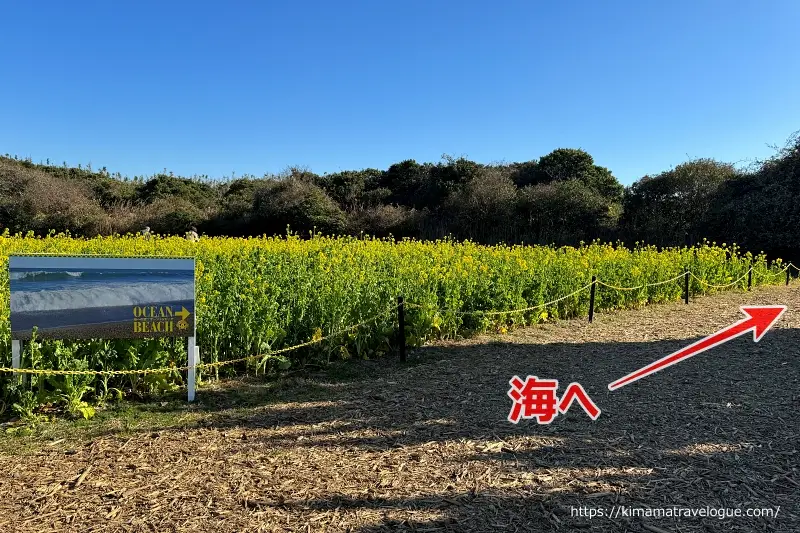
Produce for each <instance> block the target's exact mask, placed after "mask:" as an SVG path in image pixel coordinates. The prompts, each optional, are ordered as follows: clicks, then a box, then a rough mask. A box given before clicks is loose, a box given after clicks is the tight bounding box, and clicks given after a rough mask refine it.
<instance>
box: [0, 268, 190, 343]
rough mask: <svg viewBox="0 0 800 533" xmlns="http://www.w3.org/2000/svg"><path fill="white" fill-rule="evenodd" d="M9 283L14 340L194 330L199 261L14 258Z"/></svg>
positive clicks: (171, 333) (151, 334) (178, 333)
mask: <svg viewBox="0 0 800 533" xmlns="http://www.w3.org/2000/svg"><path fill="white" fill-rule="evenodd" d="M9 285H10V289H11V333H12V337H13V338H15V339H23V340H24V339H29V338H30V336H31V332H32V330H33V328H34V327H36V328H38V329H37V336H39V337H40V338H128V337H159V336H170V337H187V336H191V335H193V332H194V298H195V292H194V291H195V287H194V260H193V259H146V258H96V257H36V256H12V257H9Z"/></svg>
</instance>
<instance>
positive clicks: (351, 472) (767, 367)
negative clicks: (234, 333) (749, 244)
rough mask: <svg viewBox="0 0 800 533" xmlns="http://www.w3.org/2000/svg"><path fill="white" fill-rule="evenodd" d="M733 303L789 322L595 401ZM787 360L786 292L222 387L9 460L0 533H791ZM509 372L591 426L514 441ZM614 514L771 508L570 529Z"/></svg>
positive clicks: (726, 316)
mask: <svg viewBox="0 0 800 533" xmlns="http://www.w3.org/2000/svg"><path fill="white" fill-rule="evenodd" d="M742 304H761V305H764V304H786V305H788V306H789V311H787V313H786V314H785V315H784V316H783V317H782V318H781V320H780V322H779V324H778V325H777V326H776V327H775V328H774V329H773V330H771V331H770V332H769V333H767V335H766V336H765V337H764V339H763V340H762V341H761V342H759V343H758V344H754V343H753V340H752V337H751V336H746V337H740V338H738V339H735V340H733V341H731V342H729V343H727V344H725V345H723V346H721V347H718V348H716V349H714V350H712V351H709V352H706V353H704V354H701V355H698V356H697V357H694V358H692V359H690V360H688V361H685V362H683V363H681V364H679V365H676V366H674V367H671V368H669V369H666V370H664V371H662V372H659V373H657V374H655V375H653V376H650V377H648V378H645V379H643V380H640V381H638V382H636V383H634V384H631V385H628V386H626V387H623V388H621V389H619V390H617V391H614V392H609V391H608V389H607V388H606V387H607V384H608V383H610V382H611V381H613V380H615V379H616V378H619V377H622V376H624V375H626V374H628V373H629V372H631V371H633V370H635V369H637V368H639V367H640V366H643V365H644V364H646V363H648V362H651V361H654V360H656V359H658V358H660V357H662V356H664V355H667V354H669V353H671V352H673V351H675V350H677V349H678V348H680V347H682V346H684V345H686V344H689V343H691V342H694V341H695V340H697V339H698V338H700V337H701V336H704V335H707V334H710V333H712V332H714V331H716V330H718V329H720V328H722V327H724V326H727V325H729V324H731V323H733V322H735V321H737V320H739V319H740V318H742V315H741V313H740V311H739V309H738V306H739V305H742ZM799 341H800V289H799V288H798V286H797V285H793V286H791V287H789V288H783V287H775V288H765V289H759V290H757V291H754V292H752V293H747V294H743V293H731V294H724V295H718V296H714V297H707V298H699V299H697V300H695V301H693V302H692V304H691V305H689V306H685V305H683V304H682V303H676V304H668V305H659V306H651V307H648V308H645V309H641V310H636V311H624V312H619V313H612V314H603V315H598V316H597V317H596V319H595V323H594V324H591V325H590V324H587V323H585V321H567V322H561V323H557V324H550V325H544V326H539V327H532V328H526V329H523V330H519V331H516V332H513V333H511V334H508V335H503V336H485V337H480V338H476V339H470V340H465V341H459V342H447V343H439V344H437V345H435V346H431V347H428V348H425V349H423V350H419V351H418V352H416V353H415V354H412V357H411V359H412V360H413V361H412V362H411V363H410V364H407V365H400V364H397V363H395V362H391V361H386V360H384V361H376V362H365V363H349V365H350V366H347V367H346V368H349V369H351V370H352V369H357V371H353V373H352V375H351V376H350V377H349V378H347V379H344V378H342V379H327V378H325V377H324V376H323V377H314V376H311V377H306V378H303V379H301V378H293V379H291V380H290V382H288V383H284V384H283V386H282V388H281V390H280V391H278V392H275V391H274V390H271V389H268V388H267V386H266V385H265V384H264V383H263V382H260V381H255V380H246V379H244V380H237V381H234V382H228V383H224V384H222V385H221V386H217V387H216V388H214V389H213V390H201V391H200V393H199V395H198V399H199V403H198V405H194V406H191V407H187V406H185V405H183V404H182V403H181V402H172V403H170V404H169V405H167V406H166V407H164V408H163V409H164V411H170V410H171V412H168V413H166V414H165V415H164V413H162V415H164V416H163V417H162V418H160V419H159V422H157V423H150V424H149V425H148V424H141V425H137V424H136V423H135V421H134V422H133V423H130V422H126V424H125V427H121V426H113V425H112V426H110V427H108V428H101V429H102V430H98V429H97V428H95V429H94V430H86V431H85V432H84V434H83V436H82V437H81V436H80V435H78V436H77V437H76V436H75V435H74V434H73V433H69V438H66V437H65V440H63V441H60V439H58V438H57V437H59V434H58V433H56V434H50V435H48V436H47V437H46V438H45V437H39V440H38V441H36V442H35V443H34V444H33V445H30V443H28V445H26V447H25V448H24V449H21V451H18V452H16V453H13V452H9V451H6V452H3V454H2V455H1V456H0V470H1V471H2V472H3V474H2V476H0V529H1V530H2V531H20V532H22V531H25V532H27V531H31V532H33V531H36V532H43V531H104V532H112V531H167V532H169V531H224V532H228V531H231V532H232V531H353V532H362V533H367V532H378V531H394V530H413V531H420V532H423V531H493V530H502V531H574V530H586V531H589V530H591V531H606V532H611V531H615V532H616V531H634V532H648V531H652V532H660V531H668V532H675V533H678V532H684V533H688V532H701V531H703V532H709V531H776V532H777V531H780V532H790V531H800V453H798V439H800V357H798V356H800V344H799ZM514 374H518V375H520V376H523V377H524V376H525V375H528V374H532V375H536V376H538V377H540V378H551V379H558V380H559V382H560V383H561V384H562V390H563V386H566V384H568V383H570V382H572V381H578V382H580V383H581V384H582V385H583V386H584V387H585V389H586V390H587V392H588V393H589V395H590V396H591V397H592V399H593V400H594V401H595V402H596V403H597V405H598V406H599V407H600V409H601V410H602V414H601V415H600V418H599V419H598V420H597V421H595V422H592V421H591V420H590V419H589V417H588V416H586V415H585V413H583V411H582V410H581V409H580V408H579V406H578V405H577V404H573V406H572V409H571V410H570V411H569V412H568V413H567V414H566V415H561V416H559V417H557V418H556V419H555V420H554V421H553V422H552V423H551V424H550V425H547V426H546V425H538V424H537V423H536V422H535V420H522V421H520V423H519V424H518V425H516V426H515V425H512V424H510V423H509V422H508V421H507V420H506V417H507V415H508V413H509V410H510V408H511V401H510V400H509V398H508V397H507V396H506V393H507V391H508V389H509V385H508V381H509V379H510V378H511V376H512V375H514ZM232 397H233V398H241V401H242V404H241V405H235V403H236V402H235V401H232V400H231V398H232ZM155 409H156V410H157V406H156V408H155ZM89 427H90V428H91V425H90V426H89ZM65 435H67V433H65ZM2 438H5V439H9V438H11V437H2ZM614 506H617V507H616V508H615V507H614ZM619 506H623V507H622V508H624V509H630V508H638V509H640V510H639V511H637V512H639V513H645V511H643V509H645V508H670V509H672V508H673V507H676V506H677V507H681V508H692V509H700V508H706V507H710V508H713V509H715V510H718V509H721V508H727V509H740V510H741V512H742V513H743V514H744V513H747V512H748V509H749V510H753V509H760V508H772V509H774V508H776V507H778V506H780V510H779V512H778V516H777V518H764V517H749V516H741V517H737V518H727V519H724V520H720V519H719V518H700V517H680V518H668V517H661V518H658V517H653V516H615V517H611V518H610V517H607V516H603V517H601V516H595V517H593V518H589V517H588V516H575V515H576V514H580V513H581V512H582V513H583V514H586V513H588V512H589V510H590V509H593V510H594V511H593V512H595V513H596V512H598V510H604V512H606V513H610V512H612V511H613V512H617V513H619V509H621V507H619ZM581 510H582V511H581ZM651 512H652V511H651ZM665 512H666V511H665Z"/></svg>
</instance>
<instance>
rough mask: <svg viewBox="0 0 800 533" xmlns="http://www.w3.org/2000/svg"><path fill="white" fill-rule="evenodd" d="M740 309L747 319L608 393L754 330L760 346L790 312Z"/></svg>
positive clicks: (782, 307)
mask: <svg viewBox="0 0 800 533" xmlns="http://www.w3.org/2000/svg"><path fill="white" fill-rule="evenodd" d="M739 309H741V310H742V312H743V313H744V314H745V315H747V318H744V319H742V320H740V321H739V322H736V323H735V324H732V325H730V326H728V327H727V328H725V329H721V330H719V331H718V332H716V333H714V334H713V335H709V336H708V337H706V338H705V339H700V340H699V341H697V342H695V343H694V344H690V345H689V346H687V347H685V348H681V349H680V350H678V351H677V352H675V353H672V354H670V355H668V356H666V357H663V358H661V359H659V360H658V361H656V362H654V363H650V364H649V365H647V366H646V367H644V368H640V369H639V370H637V371H636V372H632V373H630V374H628V375H627V376H625V377H624V378H620V379H618V380H617V381H615V382H613V383H609V385H608V390H615V389H618V388H620V387H622V386H624V385H627V384H628V383H633V382H634V381H636V380H637V379H642V378H643V377H645V376H649V375H650V374H653V373H655V372H658V371H659V370H664V369H665V368H667V367H668V366H672V365H674V364H676V363H680V362H681V361H683V360H684V359H688V358H690V357H692V356H694V355H697V354H699V353H701V352H705V351H706V350H710V349H711V348H714V347H716V346H719V345H720V344H722V343H725V342H728V341H729V340H731V339H735V338H736V337H739V336H741V335H744V334H745V333H747V332H748V331H750V330H753V340H754V341H755V342H758V341H760V340H761V338H762V337H763V336H764V334H765V333H766V332H767V331H769V329H770V328H771V327H772V326H773V325H774V324H775V322H777V321H778V318H780V316H781V315H782V314H783V313H784V312H785V311H786V306H785V305H760V306H747V307H745V306H742V307H740V308H739Z"/></svg>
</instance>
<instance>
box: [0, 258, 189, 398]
mask: <svg viewBox="0 0 800 533" xmlns="http://www.w3.org/2000/svg"><path fill="white" fill-rule="evenodd" d="M48 257H49V258H56V257H58V258H63V259H74V260H76V261H80V260H87V259H117V260H126V259H132V260H137V259H138V260H150V261H152V260H163V259H170V260H184V261H191V262H192V268H191V272H192V294H191V304H192V314H193V316H192V320H191V331H189V332H188V335H185V336H184V335H155V336H154V337H160V336H169V337H173V338H174V337H181V338H182V337H186V338H187V356H188V372H187V374H188V375H187V389H188V390H187V399H188V401H189V402H192V401H194V399H195V391H196V375H197V373H196V370H197V369H196V366H197V365H199V364H200V347H199V346H197V342H196V336H197V280H196V275H197V264H196V258H195V257H193V256H157V255H133V256H132V255H126V256H119V255H107V254H43V253H14V254H10V255H9V256H8V274H9V282H11V278H12V276H11V272H12V268H11V264H12V258H14V259H15V260H19V259H23V258H24V259H27V260H33V259H36V258H42V259H43V258H48ZM26 262H27V261H26ZM23 268H26V267H23ZM31 268H32V267H29V269H31ZM43 268H47V267H43ZM142 268H144V267H140V269H142ZM90 270H91V268H90ZM120 270H123V271H124V269H120ZM172 270H175V272H178V271H183V270H186V271H188V270H189V269H172ZM41 273H42V271H35V272H31V274H32V275H33V276H34V278H35V276H37V275H39V276H40V277H41ZM50 273H51V272H45V274H50ZM52 273H53V274H60V273H61V272H55V271H54V272H52ZM71 274H73V275H74V274H75V273H71ZM80 274H83V272H81V273H80ZM9 289H10V285H9ZM34 305H35V304H34ZM119 307H124V306H119ZM133 307H134V316H136V307H141V306H137V305H135V304H134V306H133ZM98 308H100V309H102V307H101V306H98ZM9 311H10V312H11V313H13V311H12V310H11V309H9ZM67 311H68V309H67ZM140 312H141V311H140ZM184 312H187V310H186V309H185V307H183V308H182V309H181V311H179V312H177V313H176V314H177V315H178V317H179V318H182V321H186V320H187V318H188V315H183V313H184ZM18 313H19V312H18ZM144 313H146V311H144ZM151 314H152V313H151ZM10 319H12V320H13V315H10ZM133 323H134V324H135V320H134V322H133ZM170 324H172V322H170ZM135 327H136V326H135V325H134V328H135ZM142 327H143V328H144V327H145V326H142ZM170 327H172V326H170ZM18 331H19V330H18ZM165 332H166V330H165ZM140 333H144V332H140ZM47 337H50V338H75V337H69V336H67V337H60V336H59V337H52V336H50V335H46V336H45V338H47ZM77 338H87V339H88V338H118V339H126V338H150V337H143V336H135V335H123V336H118V337H107V336H103V337H88V336H86V337H84V336H82V335H80V336H78V337H77ZM22 340H23V339H20V338H16V339H15V338H13V331H12V341H11V366H12V367H13V368H21V363H22V357H21V355H22Z"/></svg>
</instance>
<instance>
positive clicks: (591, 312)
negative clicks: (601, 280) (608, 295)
mask: <svg viewBox="0 0 800 533" xmlns="http://www.w3.org/2000/svg"><path fill="white" fill-rule="evenodd" d="M596 287H597V276H592V288H591V291H590V292H589V323H590V324H591V323H592V320H594V291H595V288H596Z"/></svg>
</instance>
